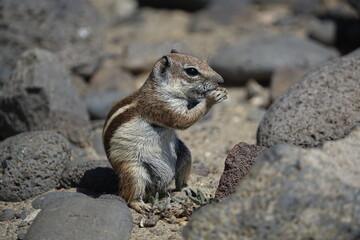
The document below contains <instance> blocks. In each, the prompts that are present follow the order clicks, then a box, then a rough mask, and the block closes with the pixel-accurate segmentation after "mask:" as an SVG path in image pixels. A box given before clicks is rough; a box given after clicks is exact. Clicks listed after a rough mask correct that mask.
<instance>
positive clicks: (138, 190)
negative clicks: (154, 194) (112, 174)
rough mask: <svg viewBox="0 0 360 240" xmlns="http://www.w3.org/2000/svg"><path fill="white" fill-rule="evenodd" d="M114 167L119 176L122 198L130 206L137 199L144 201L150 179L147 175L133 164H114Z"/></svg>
mask: <svg viewBox="0 0 360 240" xmlns="http://www.w3.org/2000/svg"><path fill="white" fill-rule="evenodd" d="M113 167H114V169H115V171H116V173H117V174H118V176H119V188H120V191H119V195H120V197H122V198H123V199H124V200H125V201H126V202H127V203H128V204H129V203H131V202H132V201H134V200H135V199H140V200H141V199H143V198H144V197H145V194H146V185H147V182H148V179H147V176H146V175H145V174H142V172H143V171H142V169H139V167H138V166H137V164H136V163H133V162H119V163H116V164H113ZM141 201H142V200H141Z"/></svg>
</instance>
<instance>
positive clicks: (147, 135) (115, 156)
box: [110, 117, 177, 191]
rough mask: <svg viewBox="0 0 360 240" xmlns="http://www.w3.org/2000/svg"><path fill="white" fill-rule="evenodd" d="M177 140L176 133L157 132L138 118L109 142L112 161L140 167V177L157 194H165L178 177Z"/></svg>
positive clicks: (170, 130) (117, 131) (128, 123)
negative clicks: (134, 164) (164, 191)
mask: <svg viewBox="0 0 360 240" xmlns="http://www.w3.org/2000/svg"><path fill="white" fill-rule="evenodd" d="M134 129H136V130H134ZM176 139H177V136H176V133H175V131H174V130H173V129H168V128H159V129H154V127H153V126H151V125H150V124H149V123H148V122H147V121H145V120H144V119H142V118H140V117H138V118H135V119H132V120H131V121H129V122H127V123H125V124H123V125H122V126H121V127H119V128H118V129H117V130H116V131H115V133H114V136H113V137H112V138H111V141H110V148H111V151H110V153H111V154H110V161H132V162H136V163H139V164H138V167H139V172H138V174H141V177H142V178H145V179H146V181H147V182H148V184H149V185H150V186H151V188H153V190H154V191H157V190H164V189H166V188H167V187H168V186H169V185H170V183H171V181H172V180H173V179H174V176H175V167H176V161H177V156H176V149H175V148H176V146H175V143H176V142H177V141H176ZM144 162H145V163H148V164H151V165H152V166H153V169H154V173H153V174H148V173H147V170H146V169H145V168H144V165H143V164H142V163H144ZM154 176H156V177H155V178H156V179H154Z"/></svg>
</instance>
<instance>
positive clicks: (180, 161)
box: [175, 139, 191, 191]
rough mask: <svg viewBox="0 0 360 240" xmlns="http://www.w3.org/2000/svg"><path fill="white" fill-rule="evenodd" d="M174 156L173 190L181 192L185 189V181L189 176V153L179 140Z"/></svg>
mask: <svg viewBox="0 0 360 240" xmlns="http://www.w3.org/2000/svg"><path fill="white" fill-rule="evenodd" d="M176 154H177V162H176V172H175V187H176V188H175V190H176V191H181V189H183V188H184V187H187V181H188V179H189V176H190V172H191V152H190V150H189V149H188V148H187V147H186V145H185V144H184V143H183V142H182V141H181V140H180V139H178V144H177V149H176Z"/></svg>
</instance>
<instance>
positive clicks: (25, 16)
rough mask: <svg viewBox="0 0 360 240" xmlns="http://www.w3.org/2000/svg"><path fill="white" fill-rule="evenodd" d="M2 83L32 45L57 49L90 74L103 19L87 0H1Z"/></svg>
mask: <svg viewBox="0 0 360 240" xmlns="http://www.w3.org/2000/svg"><path fill="white" fill-rule="evenodd" d="M0 8H1V13H2V14H1V19H0V25H1V26H2V27H1V28H0V42H1V45H0V56H1V57H0V66H1V69H0V85H1V82H3V81H5V80H7V79H8V77H9V76H10V73H11V71H12V69H13V68H14V67H15V63H16V60H17V59H18V58H19V56H20V55H21V53H22V52H24V51H25V50H27V49H29V48H34V47H40V48H45V49H49V50H52V51H54V52H57V53H58V54H59V56H60V58H61V60H62V62H63V63H64V64H66V67H68V68H69V69H72V70H73V71H75V72H77V73H78V74H82V75H85V76H88V75H91V74H92V72H93V71H94V70H95V69H96V67H97V66H98V65H99V62H100V58H101V54H102V45H103V38H104V34H103V28H104V25H103V23H102V22H103V20H102V18H101V16H100V15H99V13H98V12H97V11H96V9H95V8H94V7H93V6H92V5H91V4H89V2H88V1H86V0H73V1H66V0H28V1H22V0H2V1H1V3H0Z"/></svg>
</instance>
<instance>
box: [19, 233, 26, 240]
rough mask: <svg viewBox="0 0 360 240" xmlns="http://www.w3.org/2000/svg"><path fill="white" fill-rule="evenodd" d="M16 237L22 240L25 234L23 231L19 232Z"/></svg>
mask: <svg viewBox="0 0 360 240" xmlns="http://www.w3.org/2000/svg"><path fill="white" fill-rule="evenodd" d="M17 237H18V238H17V239H18V240H24V239H25V237H26V234H25V233H19V234H18V236H17Z"/></svg>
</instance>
